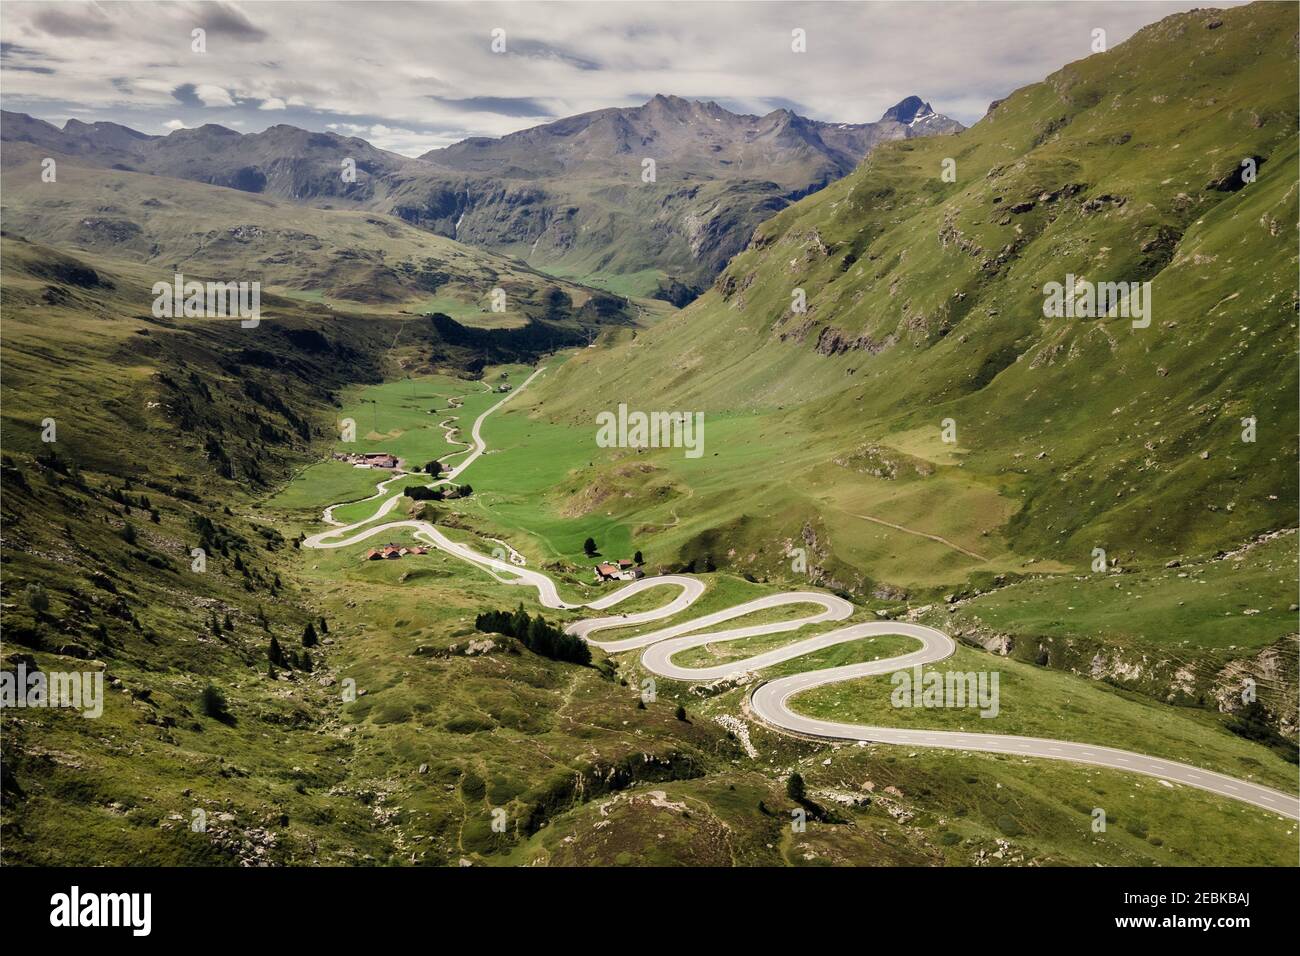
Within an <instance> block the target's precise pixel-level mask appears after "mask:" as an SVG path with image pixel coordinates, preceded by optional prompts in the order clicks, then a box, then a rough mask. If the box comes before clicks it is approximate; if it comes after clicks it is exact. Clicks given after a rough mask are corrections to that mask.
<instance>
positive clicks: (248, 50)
mask: <svg viewBox="0 0 1300 956" xmlns="http://www.w3.org/2000/svg"><path fill="white" fill-rule="evenodd" d="M1197 5H1198V4H1196V3H1178V2H1121V3H1098V2H1082V0H1079V2H1071V3H1057V2H1042V0H1037V2H1024V3H995V2H964V3H941V2H872V3H868V2H860V3H859V2H844V3H779V2H777V3H692V2H677V3H611V2H608V0H606V2H603V3H542V2H533V3H483V2H479V3H472V4H460V3H433V2H430V3H416V2H412V3H379V2H362V3H342V2H303V3H22V2H7V3H5V4H3V5H2V6H0V102H2V103H3V106H4V108H5V109H10V110H18V111H21V112H25V113H31V114H32V115H34V116H39V117H40V118H42V119H46V120H49V121H51V122H55V123H57V124H58V125H62V124H63V122H64V121H66V120H67V119H68V118H69V117H77V118H78V119H81V120H84V121H86V122H91V121H94V120H113V121H115V122H119V123H124V124H126V125H128V126H131V127H134V128H135V129H139V130H143V131H144V132H148V133H166V132H168V131H169V130H171V129H177V128H180V127H182V126H198V125H201V124H203V123H220V124H222V125H225V126H229V127H232V128H234V129H237V130H240V131H241V132H256V131H260V130H263V129H265V128H266V127H268V126H273V125H275V124H277V123H290V124H293V125H295V126H302V127H305V128H307V129H312V130H326V129H328V130H334V131H337V132H341V133H345V134H348V135H356V136H362V137H364V138H366V139H368V140H370V141H371V142H373V143H374V144H375V145H377V146H380V147H383V148H385V149H391V150H396V151H397V152H401V153H406V154H408V155H418V154H419V153H421V152H424V151H425V150H427V149H431V148H433V147H435V146H445V145H447V144H449V143H452V142H456V141H457V140H460V139H464V138H465V137H467V136H500V135H503V134H505V133H509V132H513V131H514V130H518V129H523V128H525V127H528V126H535V125H537V124H538V123H544V122H547V121H549V120H551V119H555V118H558V117H561V116H569V115H572V114H574V113H581V112H585V111H587V110H593V109H600V108H602V107H607V106H635V105H639V104H641V103H644V102H645V101H646V100H647V99H649V98H650V97H651V96H652V95H654V94H655V93H670V94H676V95H678V96H685V97H689V98H692V99H712V100H717V101H718V102H719V103H721V104H722V105H724V106H726V107H728V108H730V109H733V110H736V111H739V112H747V113H759V114H762V113H766V112H769V111H770V110H773V109H776V108H778V107H782V106H785V107H789V108H791V109H793V110H795V111H796V112H799V113H802V114H804V115H806V116H810V117H812V118H814V119H820V120H832V121H840V122H855V123H860V122H869V121H873V120H877V119H879V118H880V114H881V113H883V112H884V111H885V110H886V109H887V108H888V107H890V106H892V105H893V104H894V103H896V102H897V101H898V100H901V99H902V98H903V97H905V96H908V95H910V94H913V93H915V94H917V95H919V96H921V97H923V98H924V99H926V100H928V101H929V102H930V103H931V104H932V105H933V106H934V108H935V109H936V110H938V111H939V112H941V113H946V114H948V115H949V116H952V117H955V118H956V119H959V120H961V121H962V122H963V123H967V124H970V123H973V122H975V121H976V120H977V119H979V118H980V117H981V116H983V115H984V112H985V110H986V108H987V107H988V104H989V102H990V101H992V100H994V99H998V98H999V97H1003V96H1005V95H1006V94H1007V93H1009V92H1011V91H1012V90H1014V89H1016V88H1018V87H1021V86H1024V85H1026V84H1028V83H1032V82H1035V81H1037V80H1040V79H1042V78H1043V77H1045V76H1046V75H1047V74H1049V73H1051V72H1052V71H1054V70H1056V69H1058V68H1059V67H1061V66H1063V65H1064V64H1066V63H1068V62H1070V61H1072V60H1076V59H1080V58H1082V57H1085V56H1087V55H1089V53H1090V52H1091V49H1090V46H1091V43H1092V31H1093V30H1094V29H1095V28H1102V29H1104V30H1106V34H1107V41H1108V42H1109V44H1110V45H1112V46H1113V45H1115V44H1116V43H1119V42H1120V41H1122V40H1123V39H1125V38H1126V37H1128V36H1130V35H1131V34H1132V33H1133V32H1134V31H1135V30H1137V29H1138V28H1139V27H1141V26H1143V25H1145V24H1147V23H1151V22H1154V21H1156V20H1158V19H1160V18H1161V17H1164V16H1167V15H1168V14H1170V13H1174V12H1177V11H1180V10H1187V9H1190V8H1192V7H1195V6H1197ZM1218 5H1219V6H1226V5H1230V4H1222V3H1221V4H1218ZM195 28H203V29H204V30H205V31H206V46H207V51H206V52H205V53H196V52H193V51H192V49H191V46H192V39H191V35H192V31H193V30H194V29H195ZM796 28H799V29H802V30H804V31H806V35H807V52H806V53H802V54H799V53H794V52H792V51H791V31H792V30H794V29H796ZM494 29H502V30H504V31H505V47H506V50H505V52H504V53H494V52H493V50H492V33H493V30H494Z"/></svg>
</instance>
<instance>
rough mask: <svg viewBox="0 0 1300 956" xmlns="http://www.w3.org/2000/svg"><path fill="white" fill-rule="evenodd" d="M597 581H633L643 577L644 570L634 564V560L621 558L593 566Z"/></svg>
mask: <svg viewBox="0 0 1300 956" xmlns="http://www.w3.org/2000/svg"><path fill="white" fill-rule="evenodd" d="M595 571H596V580H597V581H635V580H636V579H637V578H643V577H645V572H644V571H642V570H641V569H640V568H638V567H637V566H636V562H634V561H629V560H628V559H627V558H623V559H621V560H620V561H618V562H617V563H613V562H605V563H604V564H598V565H596V567H595Z"/></svg>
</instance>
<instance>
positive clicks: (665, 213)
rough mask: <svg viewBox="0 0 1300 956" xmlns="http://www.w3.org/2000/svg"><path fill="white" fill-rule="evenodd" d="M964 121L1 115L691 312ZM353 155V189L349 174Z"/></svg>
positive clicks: (918, 109)
mask: <svg viewBox="0 0 1300 956" xmlns="http://www.w3.org/2000/svg"><path fill="white" fill-rule="evenodd" d="M962 128H963V127H962V126H961V124H960V123H958V122H957V121H955V120H952V119H949V118H948V117H945V116H942V115H940V114H938V113H935V112H934V110H933V108H932V107H931V106H930V104H928V103H925V102H924V101H922V100H921V99H920V98H919V97H916V96H910V97H908V98H907V99H905V100H903V101H902V102H900V103H899V104H897V105H896V106H894V107H892V108H891V109H889V110H888V111H886V112H885V114H884V116H882V117H881V119H880V121H879V122H876V123H859V124H852V123H823V122H818V121H815V120H810V119H807V118H806V117H803V116H800V115H798V114H797V113H793V112H791V111H790V110H786V109H780V110H774V111H773V112H771V113H768V114H767V115H766V116H750V115H742V114H736V113H732V112H730V111H729V110H726V109H724V108H723V107H721V106H719V105H718V104H717V103H714V102H698V101H692V100H685V99H682V98H680V97H675V96H662V95H661V96H655V97H654V98H652V99H651V100H650V101H649V102H647V103H646V104H645V105H644V106H638V107H632V108H619V109H604V110H596V111H595V112H591V113H584V114H581V115H578V116H572V117H568V118H566V119H561V120H557V121H556V122H553V123H547V124H545V125H543V126H537V127H534V128H532V129H527V130H523V131H521V132H518V133H512V134H510V135H508V136H503V137H501V138H499V139H492V138H486V137H475V138H472V139H467V140H465V141H463V142H461V143H457V144H455V145H453V146H449V147H447V148H445V149H438V150H433V151H431V152H429V153H426V154H425V155H424V156H421V157H420V158H418V159H411V158H408V157H405V156H400V155H398V154H396V153H391V152H387V151H385V150H382V149H377V148H375V147H374V146H372V145H370V144H369V143H367V142H366V141H365V140H362V139H358V138H356V137H345V136H340V135H337V134H335V133H313V132H310V131H308V130H303V129H299V128H297V127H293V126H285V125H281V126H273V127H271V128H269V129H267V130H265V131H263V132H261V133H248V134H241V133H238V132H236V131H234V130H231V129H227V128H225V127H222V126H215V125H205V126H201V127H198V128H196V129H184V130H177V131H176V132H173V133H171V134H169V135H167V136H152V135H148V134H144V133H140V132H137V131H136V130H133V129H130V128H128V127H125V126H121V125H119V124H116V123H106V122H98V123H83V122H81V121H79V120H75V119H73V120H69V121H68V122H67V123H66V124H65V125H64V127H63V128H62V129H59V128H58V127H56V126H54V125H52V124H50V123H47V122H44V121H42V120H39V119H35V118H33V117H31V116H28V115H26V114H23V113H12V112H5V113H3V123H2V124H0V138H2V139H3V140H4V141H6V142H27V143H32V144H35V145H37V146H39V147H42V148H45V149H49V150H51V151H52V152H55V153H58V154H62V155H66V156H75V157H77V158H79V159H80V160H81V161H83V162H86V163H90V164H94V165H99V166H105V167H111V168H114V169H118V170H123V171H131V172H141V173H148V174H152V175H157V176H169V177H174V178H178V179H188V180H194V181H197V182H202V183H208V184H212V185H217V186H226V187H229V188H233V189H239V190H243V191H245V192H250V193H263V194H269V195H271V196H275V197H277V198H280V199H286V200H290V201H293V202H300V203H309V204H312V205H317V206H342V207H348V206H356V207H360V208H364V209H368V210H374V211H379V212H385V213H391V214H394V215H396V216H399V217H400V218H402V219H404V220H406V221H407V222H409V223H411V224H413V225H415V226H418V227H420V228H422V229H426V230H428V231H431V232H434V233H437V234H438V235H441V236H446V237H449V238H453V239H457V240H459V241H461V242H466V243H469V244H472V245H477V246H482V247H485V248H488V249H491V250H494V251H497V252H501V253H506V254H509V255H513V256H516V257H518V258H521V259H523V260H525V261H527V262H528V263H529V264H530V265H533V266H535V267H537V268H541V269H543V270H546V271H550V272H553V273H555V274H558V275H563V276H567V277H571V278H575V279H580V280H583V281H589V282H593V283H595V284H598V285H604V286H606V287H608V288H610V289H611V290H613V291H617V292H622V293H630V294H645V295H657V296H659V297H661V298H667V299H670V300H673V301H675V302H676V303H677V304H684V303H685V302H686V301H689V300H690V299H691V298H693V297H694V296H695V295H696V294H698V292H700V291H701V290H702V289H703V288H705V287H706V286H707V285H708V284H709V283H710V282H711V281H712V280H713V278H714V277H715V276H716V275H717V273H718V272H719V271H720V270H721V269H722V268H723V266H725V265H726V263H727V261H728V260H729V259H730V258H731V257H732V256H733V255H734V254H735V253H737V252H739V251H740V250H741V249H743V248H744V247H745V245H746V243H747V242H748V241H749V238H750V235H751V234H752V233H753V230H754V228H755V227H756V226H757V225H758V223H760V222H761V221H763V220H764V219H766V218H768V217H769V216H771V215H772V214H773V213H775V212H777V211H779V210H780V209H782V208H784V207H785V206H787V205H789V204H790V203H791V202H793V201H795V200H797V199H799V198H801V197H802V196H805V195H807V194H809V193H811V192H815V191H816V190H818V189H821V188H822V187H824V186H825V185H827V184H828V183H830V182H833V181H834V180H836V179H839V178H840V177H842V176H844V175H846V174H847V173H849V172H850V171H852V169H853V168H854V167H855V166H856V165H857V164H858V163H859V162H860V161H861V160H862V158H863V157H864V156H865V155H866V154H867V153H868V152H869V151H870V150H871V149H872V148H873V147H875V146H876V145H877V144H879V143H882V142H886V141H890V140H898V139H906V138H912V137H918V136H929V135H935V134H942V133H950V132H956V131H958V130H961V129H962ZM349 159H350V160H352V161H353V162H354V163H355V165H356V178H355V181H353V182H347V181H345V180H344V177H343V176H342V175H341V169H342V164H343V163H344V161H345V160H349ZM646 159H652V160H654V177H653V181H651V182H646V181H644V180H643V169H644V168H645V167H644V165H643V161H644V160H646Z"/></svg>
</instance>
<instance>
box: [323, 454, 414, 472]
mask: <svg viewBox="0 0 1300 956" xmlns="http://www.w3.org/2000/svg"><path fill="white" fill-rule="evenodd" d="M334 460H335V461H346V462H350V463H351V464H353V465H356V466H357V467H358V468H400V467H401V466H402V460H401V459H400V458H398V457H397V456H396V455H390V454H388V452H386V451H368V452H363V453H361V454H346V455H345V454H340V453H339V452H335V453H334Z"/></svg>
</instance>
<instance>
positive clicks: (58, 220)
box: [3, 142, 630, 328]
mask: <svg viewBox="0 0 1300 956" xmlns="http://www.w3.org/2000/svg"><path fill="white" fill-rule="evenodd" d="M50 155H51V151H50V150H49V149H48V148H44V147H38V146H36V145H33V144H30V143H21V142H14V143H8V144H6V147H5V156H4V165H3V184H4V193H5V196H4V207H3V208H4V217H5V229H6V230H7V231H8V232H9V233H11V234H16V235H20V236H24V237H26V238H28V239H32V240H35V241H40V242H44V243H49V244H52V245H57V246H60V247H64V248H70V249H77V250H80V251H83V252H87V253H91V254H99V255H104V256H109V257H112V258H117V259H130V260H134V261H137V262H140V263H142V264H145V265H147V266H149V267H151V268H152V269H153V270H155V271H156V272H157V273H158V275H157V276H155V279H162V280H164V281H167V280H170V279H171V277H172V275H173V274H174V273H176V272H182V273H186V274H187V275H192V276H196V277H198V276H202V277H214V278H217V279H220V280H221V281H229V280H232V279H237V280H241V281H253V280H257V281H260V282H261V283H262V285H263V287H264V288H266V289H268V290H274V291H276V292H280V293H282V294H285V295H290V296H293V297H296V298H299V299H301V300H302V301H304V302H306V303H308V304H316V305H318V306H324V307H328V308H330V309H340V310H345V311H349V312H362V313H373V314H387V315H392V314H396V313H398V312H414V313H428V312H442V313H445V314H448V315H450V316H451V317H452V318H454V319H456V320H457V321H460V322H462V323H464V324H467V325H472V326H482V327H485V328H511V327H518V326H521V325H524V324H526V323H527V322H528V321H529V320H530V319H545V320H548V321H551V322H559V323H562V324H566V325H569V326H576V325H582V326H588V327H596V326H598V325H600V324H602V323H605V322H613V323H618V322H626V321H628V320H629V318H630V315H629V307H628V305H627V303H626V302H624V301H623V300H621V299H620V298H618V297H616V296H614V295H610V294H608V293H604V292H597V291H595V290H592V289H589V288H586V287H583V286H579V285H576V284H574V283H572V282H568V281H565V280H563V279H555V278H552V277H549V276H545V275H542V274H541V273H539V272H537V271H535V270H533V269H531V268H529V267H528V266H527V265H525V264H523V263H522V262H520V261H519V260H516V259H510V258H507V257H505V256H501V255H496V254H493V253H490V252H486V251H483V250H480V249H475V248H472V247H470V246H465V245H462V244H460V243H457V242H455V241H453V240H451V239H445V238H443V237H441V236H436V235H433V234H431V233H429V232H425V231H424V230H422V229H417V228H416V227H414V226H410V225H407V224H406V223H404V222H402V221H401V220H399V219H396V218H394V217H391V216H387V215H383V214H380V213H376V212H361V211H354V210H334V209H318V208H314V207H311V206H303V205H298V204H296V203H292V202H289V201H287V200H277V199H271V198H267V197H263V196H257V195H254V194H250V193H247V192H242V191H240V190H238V189H231V188H226V187H221V186H213V185H208V184H206V183H197V182H190V181H188V180H183V179H171V178H168V177H165V176H151V175H147V174H144V173H138V172H128V171H122V170H117V169H103V168H99V167H97V166H92V165H88V164H87V161H86V160H85V159H84V158H81V157H73V156H64V155H61V154H58V153H54V154H53V158H54V159H55V160H56V161H57V164H58V165H57V170H56V171H57V179H56V180H55V181H54V182H44V181H43V180H42V176H41V173H42V167H41V162H42V160H43V159H44V158H45V157H47V156H50ZM152 281H153V280H151V282H150V284H152ZM494 289H502V290H503V291H504V292H505V294H506V296H505V300H504V303H503V304H504V311H496V310H494V309H493V302H492V293H493V290H494Z"/></svg>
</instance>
